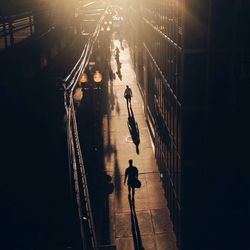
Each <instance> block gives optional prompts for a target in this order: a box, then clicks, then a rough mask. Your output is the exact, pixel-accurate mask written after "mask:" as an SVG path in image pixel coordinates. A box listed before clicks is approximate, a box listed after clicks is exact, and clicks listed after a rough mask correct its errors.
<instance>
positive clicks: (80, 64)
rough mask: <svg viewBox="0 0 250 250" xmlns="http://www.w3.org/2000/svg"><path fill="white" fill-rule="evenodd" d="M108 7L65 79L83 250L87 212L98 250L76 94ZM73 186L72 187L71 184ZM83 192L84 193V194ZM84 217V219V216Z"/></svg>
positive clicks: (70, 143) (69, 135) (93, 244)
mask: <svg viewBox="0 0 250 250" xmlns="http://www.w3.org/2000/svg"><path fill="white" fill-rule="evenodd" d="M108 8H109V5H107V7H106V9H105V10H104V13H103V14H102V16H101V17H100V19H99V21H98V23H97V26H96V28H95V30H94V32H93V33H92V34H90V35H89V38H88V41H87V43H86V44H85V46H84V48H83V51H82V53H81V55H80V58H79V59H78V61H77V62H76V64H75V66H74V67H73V69H72V70H71V72H70V73H69V75H68V76H67V77H65V78H64V80H63V83H64V106H65V110H66V116H67V134H68V157H69V166H68V167H69V171H70V176H69V177H70V183H71V180H72V177H71V176H72V175H71V171H73V177H74V178H73V179H74V188H75V195H76V201H77V211H78V217H79V222H80V227H81V237H82V241H83V250H89V248H87V247H88V246H86V242H85V240H86V239H85V236H86V235H85V233H86V232H84V225H83V211H84V212H85V213H86V217H87V223H88V230H89V233H90V235H91V245H92V246H91V247H92V249H93V250H97V249H98V246H97V241H96V233H95V227H94V221H93V217H92V211H91V204H90V198H89V191H88V185H87V178H86V173H85V166H84V162H83V156H82V151H81V146H80V139H79V134H78V127H77V121H76V115H75V108H74V100H73V91H74V89H75V87H76V85H77V84H78V82H79V78H80V75H81V74H82V73H83V72H84V70H85V68H86V67H87V65H88V63H89V60H90V56H91V53H92V49H93V47H94V44H95V42H96V40H97V37H98V35H99V32H100V29H101V24H102V22H103V21H104V18H105V15H106V13H107V10H108ZM70 186H71V184H70ZM81 190H82V192H81ZM84 217H85V216H84Z"/></svg>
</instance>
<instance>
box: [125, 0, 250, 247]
mask: <svg viewBox="0 0 250 250" xmlns="http://www.w3.org/2000/svg"><path fill="white" fill-rule="evenodd" d="M131 5H132V8H131V9H133V8H134V9H135V11H134V12H133V11H130V13H129V15H128V17H129V19H130V22H131V23H132V24H133V25H132V26H133V27H134V29H135V30H132V31H131V36H130V37H131V38H129V39H128V40H129V42H130V43H131V46H132V53H133V54H135V55H134V56H133V60H134V65H135V68H136V70H137V71H139V70H141V71H142V69H143V71H144V75H143V78H141V77H138V83H139V85H140V86H141V89H142V93H143V95H144V100H145V106H146V107H147V108H146V116H147V118H148V120H149V123H150V122H151V123H152V126H150V127H151V128H153V129H152V130H153V131H152V136H153V139H154V144H155V154H156V159H157V162H158V165H159V169H160V172H161V176H162V183H163V186H164V188H165V191H166V196H167V200H168V206H169V208H170V212H171V217H172V221H173V224H174V230H175V233H176V237H177V240H178V245H179V247H180V249H184V250H189V249H197V250H198V249H199V250H201V249H202V250H208V249H223V248H225V247H227V248H228V249H234V248H239V247H244V246H245V245H244V244H245V241H244V239H245V238H244V236H245V233H244V229H245V227H244V226H245V225H246V224H245V223H244V221H245V219H246V217H247V215H248V213H247V212H246V211H247V209H248V208H249V207H248V206H249V205H248V203H247V202H248V200H247V198H246V193H247V190H249V189H248V188H247V185H246V178H245V177H244V176H245V175H246V171H247V170H246V167H245V166H246V165H247V163H249V160H248V159H247V157H244V149H246V148H248V145H249V138H248V137H247V136H245V137H244V134H245V132H246V131H247V129H246V128H247V125H246V124H247V121H246V116H247V114H248V113H249V108H248V107H249V98H247V96H248V97H249V91H248V90H249V82H250V81H249V36H248V35H246V30H247V23H248V20H249V17H248V16H249V15H248V14H247V13H248V10H249V4H248V3H247V2H246V1H233V0H232V1H219V2H218V1H212V0H211V1H208V0H207V1H198V0H197V1H193V0H192V1H189V0H186V1H150V0H148V1H143V3H141V5H135V4H131ZM135 13H136V14H135ZM138 13H139V14H138ZM138 27H140V29H136V28H138ZM141 30H143V35H142V33H141V32H140V31H141ZM132 37H133V39H132ZM137 47H140V48H143V53H142V55H141V52H138V50H137V49H134V48H137ZM139 58H142V59H143V66H142V67H140V68H139V69H137V68H138V65H140V64H139V60H140V59H139ZM247 65H248V66H247ZM247 82H248V83H247ZM240 127H242V129H239V128H240ZM239 130H240V131H242V130H243V131H242V132H240V133H238V132H237V131H239ZM237 145H238V146H237ZM239 145H242V147H241V146H239ZM241 192H242V193H241ZM243 193H244V194H243ZM232 204H238V206H240V208H237V205H232ZM236 218H238V220H237V219H236ZM240 225H242V226H240ZM235 226H236V227H237V226H238V227H239V230H237V233H236V232H235V233H236V235H237V236H236V237H235V236H233V235H232V231H231V229H232V228H235Z"/></svg>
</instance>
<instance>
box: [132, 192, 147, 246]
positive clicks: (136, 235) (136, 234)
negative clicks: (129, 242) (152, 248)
mask: <svg viewBox="0 0 250 250" xmlns="http://www.w3.org/2000/svg"><path fill="white" fill-rule="evenodd" d="M128 200H129V205H130V218H131V229H132V235H133V241H134V249H135V250H144V247H143V246H142V241H141V233H140V228H139V224H138V220H137V216H136V212H135V200H134V198H132V199H131V197H130V196H129V197H128Z"/></svg>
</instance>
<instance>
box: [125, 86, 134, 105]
mask: <svg viewBox="0 0 250 250" xmlns="http://www.w3.org/2000/svg"><path fill="white" fill-rule="evenodd" d="M132 97H133V92H132V90H131V88H130V87H129V86H128V85H127V86H126V89H125V91H124V98H125V99H126V101H127V106H128V104H129V103H130V105H131V98H132Z"/></svg>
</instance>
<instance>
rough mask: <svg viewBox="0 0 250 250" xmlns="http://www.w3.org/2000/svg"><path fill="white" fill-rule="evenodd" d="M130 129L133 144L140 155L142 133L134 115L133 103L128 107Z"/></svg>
mask: <svg viewBox="0 0 250 250" xmlns="http://www.w3.org/2000/svg"><path fill="white" fill-rule="evenodd" d="M127 124H128V129H129V132H130V134H131V137H132V140H133V143H134V144H135V146H136V153H137V154H139V144H140V132H139V128H138V123H137V122H136V121H135V117H134V113H133V110H132V106H131V103H130V104H129V105H128V121H127Z"/></svg>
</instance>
